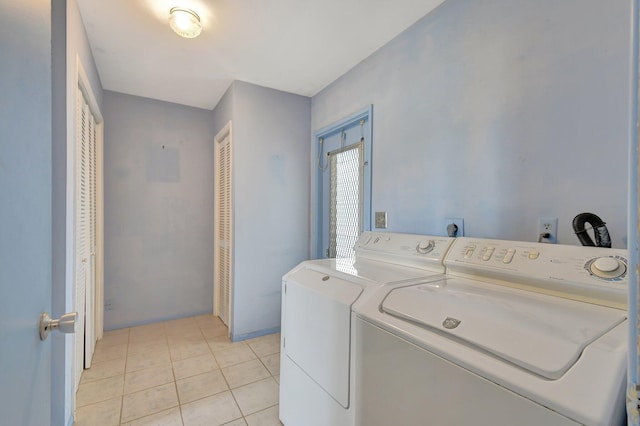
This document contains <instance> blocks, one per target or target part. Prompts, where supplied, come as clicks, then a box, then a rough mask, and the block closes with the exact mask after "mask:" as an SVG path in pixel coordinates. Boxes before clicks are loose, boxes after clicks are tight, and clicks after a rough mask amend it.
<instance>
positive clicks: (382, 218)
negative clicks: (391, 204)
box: [376, 212, 387, 229]
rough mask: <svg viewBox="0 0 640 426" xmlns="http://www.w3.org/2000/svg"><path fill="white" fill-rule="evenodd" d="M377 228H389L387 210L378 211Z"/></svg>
mask: <svg viewBox="0 0 640 426" xmlns="http://www.w3.org/2000/svg"><path fill="white" fill-rule="evenodd" d="M376 228H379V229H380V228H381V229H386V228H387V212H376Z"/></svg>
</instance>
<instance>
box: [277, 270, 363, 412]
mask: <svg viewBox="0 0 640 426" xmlns="http://www.w3.org/2000/svg"><path fill="white" fill-rule="evenodd" d="M361 292H362V287H361V286H359V285H357V284H354V283H352V282H349V281H344V280H341V279H339V278H336V277H334V276H330V275H326V274H323V273H320V272H317V271H312V270H309V269H306V268H302V269H299V270H298V271H296V272H294V273H293V274H291V275H289V276H288V277H287V281H285V294H284V297H283V303H284V305H283V324H282V333H283V344H284V353H285V355H286V356H287V357H288V358H290V359H291V360H292V361H293V362H294V363H295V364H297V365H298V366H299V367H300V368H301V369H302V370H303V371H304V372H305V373H306V374H307V375H308V376H309V377H311V379H313V380H314V381H315V382H316V383H318V384H319V385H320V386H321V387H322V388H323V389H324V390H325V391H326V392H327V393H329V395H331V396H332V397H333V398H334V399H335V400H336V401H337V402H339V403H340V405H342V406H343V407H344V408H348V407H349V358H350V345H349V339H350V334H351V305H352V304H353V302H355V300H356V299H357V298H358V297H359V296H360V293H361Z"/></svg>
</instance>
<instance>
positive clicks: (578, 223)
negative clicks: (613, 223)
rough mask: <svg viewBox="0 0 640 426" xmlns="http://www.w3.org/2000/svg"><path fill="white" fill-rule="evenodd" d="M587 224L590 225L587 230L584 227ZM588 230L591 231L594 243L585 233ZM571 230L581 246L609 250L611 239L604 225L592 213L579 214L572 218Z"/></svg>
mask: <svg viewBox="0 0 640 426" xmlns="http://www.w3.org/2000/svg"><path fill="white" fill-rule="evenodd" d="M587 223H588V224H589V225H590V227H589V228H586V226H585V224H587ZM589 229H593V234H594V237H595V242H594V241H593V240H592V239H591V236H590V235H589V234H588V233H587V231H588V230H589ZM573 230H574V231H575V233H576V236H577V237H578V239H579V240H580V242H581V243H582V245H583V246H591V247H608V248H611V238H610V237H609V231H608V230H607V226H606V223H605V222H604V221H603V220H602V219H600V218H599V217H598V216H596V215H595V214H593V213H580V214H579V215H577V216H576V217H574V218H573Z"/></svg>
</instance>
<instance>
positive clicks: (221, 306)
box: [215, 135, 233, 326]
mask: <svg viewBox="0 0 640 426" xmlns="http://www.w3.org/2000/svg"><path fill="white" fill-rule="evenodd" d="M216 182H217V186H216V194H217V195H216V241H217V247H216V248H217V250H216V262H215V263H216V264H215V268H216V269H215V288H216V298H217V300H216V307H217V313H218V316H219V317H220V319H221V320H222V321H223V322H224V323H225V324H226V325H227V326H229V320H230V313H231V312H230V297H231V285H232V263H233V259H232V254H233V246H232V211H231V207H232V206H231V188H232V187H231V140H230V137H229V135H227V136H226V137H225V138H224V139H223V140H222V141H220V142H218V143H217V161H216Z"/></svg>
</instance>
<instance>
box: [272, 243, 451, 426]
mask: <svg viewBox="0 0 640 426" xmlns="http://www.w3.org/2000/svg"><path fill="white" fill-rule="evenodd" d="M452 241H453V239H452V238H446V237H430V236H423V235H409V234H393V233H375V232H366V233H364V234H362V235H361V236H360V238H359V239H358V242H357V243H356V246H355V257H354V258H349V259H323V260H310V261H306V262H302V263H301V264H299V265H298V266H296V267H295V268H294V269H292V270H291V271H290V272H288V273H287V274H286V275H285V276H284V277H283V288H282V329H281V333H282V334H281V335H282V341H281V345H282V347H281V361H280V420H281V421H282V423H283V424H284V425H285V426H343V425H352V424H353V422H354V412H353V386H352V380H353V376H352V375H353V364H352V362H353V361H352V350H351V349H352V342H351V338H352V314H351V307H352V305H353V304H354V303H355V302H356V301H357V300H362V299H365V298H366V297H367V295H368V294H369V293H371V291H372V290H373V289H374V288H377V287H380V286H384V285H388V284H390V283H398V282H400V283H404V284H410V283H416V282H425V281H428V280H429V279H430V277H431V278H433V279H437V278H441V277H443V275H442V274H443V273H444V264H443V260H444V255H445V253H446V251H447V249H448V248H449V246H450V245H451V243H452Z"/></svg>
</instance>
